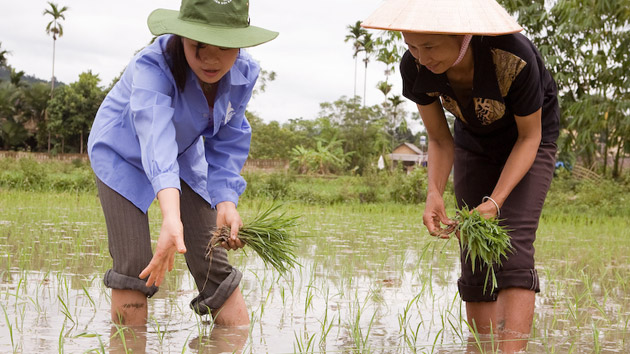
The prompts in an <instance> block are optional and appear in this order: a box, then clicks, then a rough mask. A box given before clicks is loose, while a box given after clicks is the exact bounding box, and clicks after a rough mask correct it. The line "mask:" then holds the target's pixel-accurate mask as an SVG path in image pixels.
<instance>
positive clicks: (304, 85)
mask: <svg viewBox="0 0 630 354" xmlns="http://www.w3.org/2000/svg"><path fill="white" fill-rule="evenodd" d="M381 1H382V0H318V1H303V0H251V2H250V17H251V23H252V25H255V26H260V27H264V28H267V29H270V30H275V31H278V32H280V35H279V36H278V37H277V38H276V39H275V40H273V41H271V42H269V43H265V44H263V45H260V46H258V47H254V48H250V49H249V52H250V53H251V54H252V55H253V56H254V58H255V59H256V60H258V61H259V62H260V64H261V66H262V68H263V69H265V70H267V71H275V72H276V74H277V77H276V80H275V81H273V82H271V83H270V84H269V85H268V86H267V91H266V92H265V93H262V94H260V95H258V96H257V97H255V98H254V99H252V101H251V102H250V105H249V109H250V110H251V111H253V112H255V113H256V114H258V115H259V116H260V117H261V118H262V119H263V120H264V121H266V122H269V121H272V120H276V121H280V122H286V121H287V120H288V119H290V118H299V117H302V118H305V119H313V118H315V117H316V115H317V113H318V112H319V104H320V103H322V102H332V101H335V100H337V99H338V98H340V97H341V96H344V95H345V96H347V97H351V96H352V95H353V90H354V88H353V79H354V59H353V58H352V45H351V43H349V42H344V38H345V36H346V35H347V34H348V30H347V26H348V25H351V24H354V23H355V22H356V21H357V20H363V19H365V18H366V17H367V16H368V15H369V14H370V13H371V12H372V11H374V10H375V9H376V8H377V7H378V6H379V4H380V3H381ZM53 2H55V3H56V4H58V5H59V6H60V7H61V6H68V7H69V10H68V11H67V12H66V13H65V15H66V19H65V20H63V21H62V22H61V23H62V25H63V28H64V35H63V37H61V38H59V39H58V40H57V53H56V60H55V76H56V77H57V80H60V81H62V82H65V83H71V82H74V81H76V80H77V79H78V76H79V74H80V73H82V72H85V71H87V70H92V72H93V73H96V74H98V75H99V77H100V78H101V80H102V81H101V82H102V85H103V86H106V85H108V84H109V83H110V82H111V80H112V79H113V78H114V77H116V76H117V75H118V74H119V73H120V72H121V71H122V70H123V69H124V67H125V66H126V64H127V63H128V61H129V59H131V57H132V56H133V54H134V53H135V52H136V51H137V50H138V49H140V48H142V47H143V46H145V45H146V44H147V43H148V42H149V41H150V39H151V37H152V35H151V33H150V32H149V29H148V27H147V25H146V20H147V17H148V15H149V14H150V13H151V11H152V10H154V9H155V8H167V9H174V10H178V9H179V6H180V1H179V0H142V1H140V0H108V1H93V0H55V1H53ZM48 7H49V5H48V4H47V1H46V0H0V42H1V43H2V49H3V50H8V51H10V55H9V56H8V63H9V65H11V66H12V67H14V68H16V69H17V70H23V71H24V72H25V73H26V74H27V75H34V76H36V77H38V78H42V79H46V80H48V79H49V78H50V77H51V74H52V38H51V37H50V36H48V35H47V34H46V31H45V28H46V25H47V24H48V22H49V21H50V20H51V17H50V16H49V15H48V16H44V15H43V14H42V13H43V11H44V10H45V9H46V8H48ZM377 34H378V33H377V32H375V35H377ZM384 69H385V67H384V65H383V64H381V63H378V62H376V61H373V62H372V63H371V64H370V65H369V66H368V73H367V76H368V83H367V95H366V98H367V104H368V105H373V104H377V103H380V102H381V101H382V100H383V95H382V93H381V92H380V91H378V90H377V89H376V83H377V82H378V81H380V80H382V79H383V78H384V76H383V72H384ZM363 75H364V71H363V65H362V63H361V62H359V70H358V79H357V93H358V94H360V95H362V92H363ZM390 82H393V83H394V88H393V91H392V92H393V93H394V94H398V95H400V94H401V83H400V76H399V74H398V73H396V75H395V76H393V77H392V78H390ZM405 108H406V109H407V110H408V111H410V110H412V109H414V106H413V105H411V104H410V103H408V102H406V104H405Z"/></svg>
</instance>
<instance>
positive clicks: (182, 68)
mask: <svg viewBox="0 0 630 354" xmlns="http://www.w3.org/2000/svg"><path fill="white" fill-rule="evenodd" d="M165 54H167V55H168V57H167V59H170V60H167V63H169V68H170V69H171V73H172V74H173V78H174V79H175V84H176V85H177V88H178V89H179V90H180V91H184V87H185V86H186V74H187V73H188V61H186V54H184V45H183V44H182V37H180V36H178V35H176V34H174V35H173V36H172V37H171V38H170V39H169V40H168V42H167V43H166V52H165Z"/></svg>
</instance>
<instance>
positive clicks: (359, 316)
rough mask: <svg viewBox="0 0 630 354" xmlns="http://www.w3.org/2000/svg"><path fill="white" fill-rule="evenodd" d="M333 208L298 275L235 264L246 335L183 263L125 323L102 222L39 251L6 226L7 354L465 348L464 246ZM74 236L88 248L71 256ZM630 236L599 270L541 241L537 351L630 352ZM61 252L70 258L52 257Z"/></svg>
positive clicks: (70, 228) (67, 226)
mask: <svg viewBox="0 0 630 354" xmlns="http://www.w3.org/2000/svg"><path fill="white" fill-rule="evenodd" d="M410 208H411V207H410ZM333 212H336V213H338V214H337V215H335V214H333V215H331V212H330V211H326V212H324V211H322V210H319V209H313V210H308V212H307V213H305V215H306V216H305V217H304V227H303V229H302V231H303V234H304V235H306V236H309V237H305V238H304V239H303V240H302V246H301V247H300V250H299V252H298V253H299V259H300V262H301V263H302V265H303V266H302V267H301V268H299V269H296V270H295V271H293V272H292V273H291V274H289V275H287V276H286V277H279V276H278V275H277V273H275V272H274V271H271V270H268V269H265V267H264V265H263V264H262V263H261V262H260V261H259V260H258V259H257V258H256V257H255V256H253V255H244V254H243V253H242V252H238V253H235V254H232V255H231V259H232V262H233V263H234V264H235V265H236V266H237V267H238V268H239V269H241V270H242V272H243V274H244V277H243V282H242V284H241V287H242V289H243V294H244V296H245V300H246V302H247V304H248V307H249V310H250V315H251V319H252V323H251V325H250V326H249V327H246V328H237V329H226V328H220V327H213V326H212V324H211V323H208V318H201V317H198V316H196V315H194V314H193V313H192V311H191V310H190V309H189V308H188V303H189V301H190V300H191V299H192V298H193V297H194V296H195V295H196V290H195V288H194V282H193V281H192V279H191V278H190V277H189V276H188V273H187V271H186V269H185V264H184V263H183V260H182V258H183V257H179V259H178V263H177V268H176V270H174V271H173V272H171V273H169V275H168V278H167V283H166V284H165V285H164V286H162V287H161V289H160V291H159V292H158V293H157V294H156V296H154V297H153V298H151V299H150V300H149V304H150V308H149V313H150V320H149V323H148V324H147V326H146V328H135V329H133V331H129V330H124V328H118V327H115V326H112V325H111V322H110V319H109V290H108V289H106V288H105V287H104V286H103V285H102V278H101V277H102V273H103V271H104V270H105V269H107V267H108V262H109V258H108V255H107V250H106V248H103V245H104V244H106V241H105V239H104V236H103V235H102V234H103V231H102V230H100V226H99V224H98V222H95V223H93V224H90V223H88V224H87V226H86V225H85V224H77V223H73V222H72V221H69V220H67V219H61V221H54V222H46V225H38V223H37V222H34V223H33V225H31V226H30V227H29V229H30V230H31V231H28V232H32V233H35V234H36V233H38V232H42V230H46V232H47V233H48V234H50V233H52V234H55V233H57V234H58V237H53V236H50V235H48V236H47V237H46V238H45V239H44V238H37V240H38V241H37V242H35V241H33V242H23V241H21V242H17V241H15V232H16V229H15V228H14V227H15V225H13V226H12V221H3V222H0V247H1V248H0V251H1V252H2V253H1V254H0V264H2V265H6V266H5V267H4V268H1V269H0V304H1V305H2V313H0V352H2V353H10V352H13V351H15V352H20V353H56V352H66V353H83V352H112V353H124V352H133V353H142V352H147V353H231V352H234V351H236V352H244V353H294V352H327V353H355V352H356V353H358V352H361V353H367V352H371V353H414V352H418V353H422V352H426V353H428V352H435V353H464V352H466V348H467V345H466V342H467V341H468V340H469V339H470V335H469V331H468V328H467V325H466V323H465V322H464V319H465V311H464V306H463V304H462V303H461V301H460V299H459V297H458V295H457V288H456V286H455V283H456V279H457V277H458V267H459V262H458V255H457V245H456V244H455V243H454V242H450V243H448V244H445V243H444V241H442V240H434V239H431V238H430V237H429V236H427V234H426V233H425V232H424V231H423V230H422V228H421V227H420V225H419V220H417V217H416V216H415V215H419V212H418V213H417V214H416V213H415V212H416V211H415V210H413V211H412V212H410V213H409V214H405V215H403V216H402V219H403V220H402V221H401V217H400V216H399V217H397V216H396V215H393V214H391V215H390V214H389V213H387V212H382V213H379V212H373V211H369V212H361V211H360V210H359V211H354V210H347V209H342V210H337V211H334V210H333ZM50 224H52V225H50ZM543 229H544V227H543ZM20 230H22V232H26V231H24V229H20ZM554 230H555V229H554V228H549V229H548V230H546V231H549V232H552V231H554ZM83 233H87V234H88V235H83ZM69 235H71V236H72V235H73V236H74V239H75V240H76V238H77V237H79V238H80V239H81V240H82V241H81V246H78V245H75V246H74V247H73V246H72V245H71V243H72V242H70V244H69V245H66V246H63V244H64V242H69V241H68V236H69ZM621 236H624V235H623V234H622V235H621ZM621 236H619V235H613V236H611V237H613V238H614V237H621ZM625 236H628V235H625ZM577 239H581V238H580V237H579V235H578V237H577ZM43 240H44V241H43ZM88 240H90V241H88ZM627 240H628V238H625V244H624V243H620V242H618V243H617V244H618V245H619V246H618V248H620V250H619V251H618V252H619V253H613V254H610V255H607V256H605V257H600V258H599V259H597V258H595V260H596V261H595V262H590V263H586V262H585V261H582V260H579V259H576V257H575V254H576V251H577V254H580V253H588V252H592V248H593V244H590V243H583V244H581V243H579V242H573V243H570V244H571V245H572V246H573V247H574V248H575V247H584V249H583V250H582V249H577V250H575V249H574V251H573V252H571V253H569V252H568V251H566V252H560V253H558V252H557V251H558V249H559V248H562V247H565V246H568V245H569V243H567V242H570V241H567V240H566V239H563V238H558V240H557V241H554V239H553V238H547V239H545V241H544V242H541V245H540V246H539V249H540V248H542V249H541V251H540V252H539V253H540V255H541V257H542V259H541V257H539V260H538V265H539V268H540V274H541V281H542V286H543V292H542V293H541V294H539V296H538V297H537V304H536V306H537V309H536V317H535V323H534V331H533V333H532V338H531V340H530V342H529V343H530V344H529V347H528V350H527V352H528V353H546V352H556V353H564V352H570V351H573V352H584V353H585V352H597V351H599V352H602V353H627V352H630V334H629V327H628V326H629V325H630V323H629V321H630V306H629V304H630V280H629V279H628V274H629V273H628V271H629V269H628V267H627V265H628V264H630V262H629V261H628V259H627V257H626V258H625V259H624V258H623V257H624V256H623V254H625V255H627V254H630V252H628V251H629V250H628V247H629V246H628V245H627V243H628V241H627ZM613 241H614V239H613V240H612V241H611V242H613ZM42 242H44V243H46V242H51V244H43V245H42V244H41V243H42ZM53 242H54V243H53ZM60 243H61V244H62V246H60ZM16 244H19V245H16ZM51 249H52V250H59V249H63V252H49V251H45V250H51ZM581 251H583V252H581ZM624 252H625V253H624ZM24 255H26V256H24ZM43 256H45V258H47V259H48V258H53V259H52V260H51V259H48V260H47V261H44V260H41V259H39V258H40V257H43ZM590 258H591V259H593V257H590ZM613 260H614V261H613Z"/></svg>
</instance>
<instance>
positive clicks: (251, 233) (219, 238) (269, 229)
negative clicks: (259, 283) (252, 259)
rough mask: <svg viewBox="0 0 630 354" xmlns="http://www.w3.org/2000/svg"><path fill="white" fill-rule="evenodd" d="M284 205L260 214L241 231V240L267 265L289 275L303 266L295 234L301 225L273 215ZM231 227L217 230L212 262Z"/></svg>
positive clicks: (290, 218)
mask: <svg viewBox="0 0 630 354" xmlns="http://www.w3.org/2000/svg"><path fill="white" fill-rule="evenodd" d="M279 208H280V204H272V205H271V206H270V207H268V208H267V209H265V210H263V211H260V212H258V214H257V215H256V216H255V217H254V218H253V219H252V220H251V221H250V222H248V223H246V224H244V225H243V227H242V228H241V229H240V230H239V231H238V238H239V239H240V240H241V241H243V242H245V244H246V245H247V246H249V248H251V249H252V250H254V252H256V254H258V256H260V258H261V259H262V260H263V262H264V263H265V265H267V266H272V267H273V268H275V269H276V270H277V271H278V272H279V273H280V274H283V275H284V274H285V273H286V272H287V271H288V270H290V269H292V268H294V267H295V266H296V265H297V266H301V265H300V264H299V263H298V261H297V258H296V256H295V248H296V247H297V244H296V242H295V239H294V235H293V233H292V232H291V230H292V229H294V228H295V227H296V226H297V219H298V217H297V216H287V215H286V214H285V213H281V214H276V215H273V214H274V213H276V212H277V211H278V209H279ZM229 237H230V227H229V226H223V227H222V228H220V229H218V230H216V231H215V232H214V234H213V236H212V238H211V240H210V243H209V244H208V251H207V256H208V258H209V259H210V262H211V261H212V252H213V250H214V249H215V248H216V247H220V246H221V243H222V242H227V240H228V239H229Z"/></svg>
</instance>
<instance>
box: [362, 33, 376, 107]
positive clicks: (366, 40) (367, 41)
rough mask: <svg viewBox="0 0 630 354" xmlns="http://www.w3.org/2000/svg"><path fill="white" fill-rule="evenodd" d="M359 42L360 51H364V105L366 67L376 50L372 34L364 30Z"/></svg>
mask: <svg viewBox="0 0 630 354" xmlns="http://www.w3.org/2000/svg"><path fill="white" fill-rule="evenodd" d="M359 43H360V44H361V48H362V51H363V53H364V55H365V56H364V57H363V63H364V64H365V74H364V77H363V107H365V96H366V94H367V67H368V63H369V62H370V57H371V56H372V54H374V51H375V50H376V45H375V44H376V42H374V41H373V40H372V34H371V33H367V31H366V32H365V34H364V35H363V37H362V38H361V39H360V40H359Z"/></svg>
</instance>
